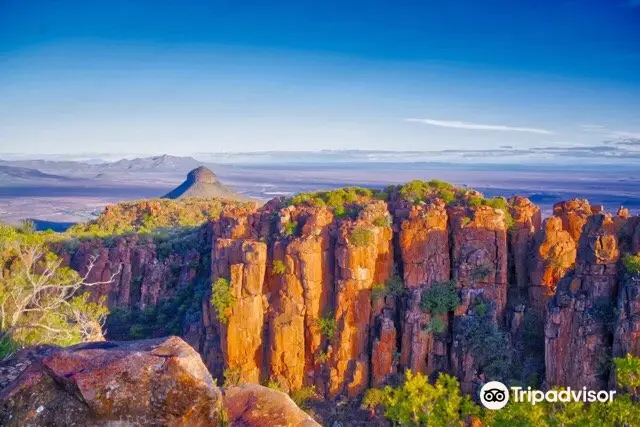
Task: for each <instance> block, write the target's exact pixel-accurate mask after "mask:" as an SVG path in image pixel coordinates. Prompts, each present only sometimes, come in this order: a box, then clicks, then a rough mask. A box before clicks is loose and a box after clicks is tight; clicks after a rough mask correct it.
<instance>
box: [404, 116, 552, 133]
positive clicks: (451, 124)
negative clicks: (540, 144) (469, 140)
mask: <svg viewBox="0 0 640 427" xmlns="http://www.w3.org/2000/svg"><path fill="white" fill-rule="evenodd" d="M405 120H406V121H407V122H415V123H423V124H426V125H431V126H439V127H444V128H452V129H471V130H489V131H507V132H528V133H537V134H541V135H553V132H551V131H550V130H547V129H539V128H528V127H519V126H505V125H486V124H481V123H470V122H461V121H457V120H433V119H405Z"/></svg>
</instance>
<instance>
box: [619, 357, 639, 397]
mask: <svg viewBox="0 0 640 427" xmlns="http://www.w3.org/2000/svg"><path fill="white" fill-rule="evenodd" d="M613 363H614V365H615V367H616V381H617V383H618V386H620V387H621V388H623V389H625V390H627V391H628V392H629V393H631V394H632V395H635V396H637V395H639V394H640V357H634V356H632V355H631V354H627V355H626V356H625V357H617V358H614V359H613Z"/></svg>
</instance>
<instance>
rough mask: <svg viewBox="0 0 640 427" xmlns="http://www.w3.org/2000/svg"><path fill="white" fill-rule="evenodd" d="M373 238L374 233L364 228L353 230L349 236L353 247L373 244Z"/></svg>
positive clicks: (358, 227) (359, 227)
mask: <svg viewBox="0 0 640 427" xmlns="http://www.w3.org/2000/svg"><path fill="white" fill-rule="evenodd" d="M373 238H374V234H373V231H371V230H369V229H367V228H365V227H362V226H357V227H355V228H354V229H353V230H351V233H350V235H349V241H350V242H351V243H352V244H353V245H355V246H358V247H364V246H368V245H370V244H371V243H372V242H373Z"/></svg>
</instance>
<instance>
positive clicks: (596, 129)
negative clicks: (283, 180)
mask: <svg viewBox="0 0 640 427" xmlns="http://www.w3.org/2000/svg"><path fill="white" fill-rule="evenodd" d="M578 127H579V128H580V129H582V130H583V131H585V132H600V131H602V130H604V128H605V127H604V126H600V125H582V124H581V125H578Z"/></svg>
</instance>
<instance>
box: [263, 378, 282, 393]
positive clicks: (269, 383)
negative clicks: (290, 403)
mask: <svg viewBox="0 0 640 427" xmlns="http://www.w3.org/2000/svg"><path fill="white" fill-rule="evenodd" d="M266 387H268V388H270V389H272V390H278V391H283V390H282V387H280V384H279V383H278V381H276V380H269V381H267V384H266Z"/></svg>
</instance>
